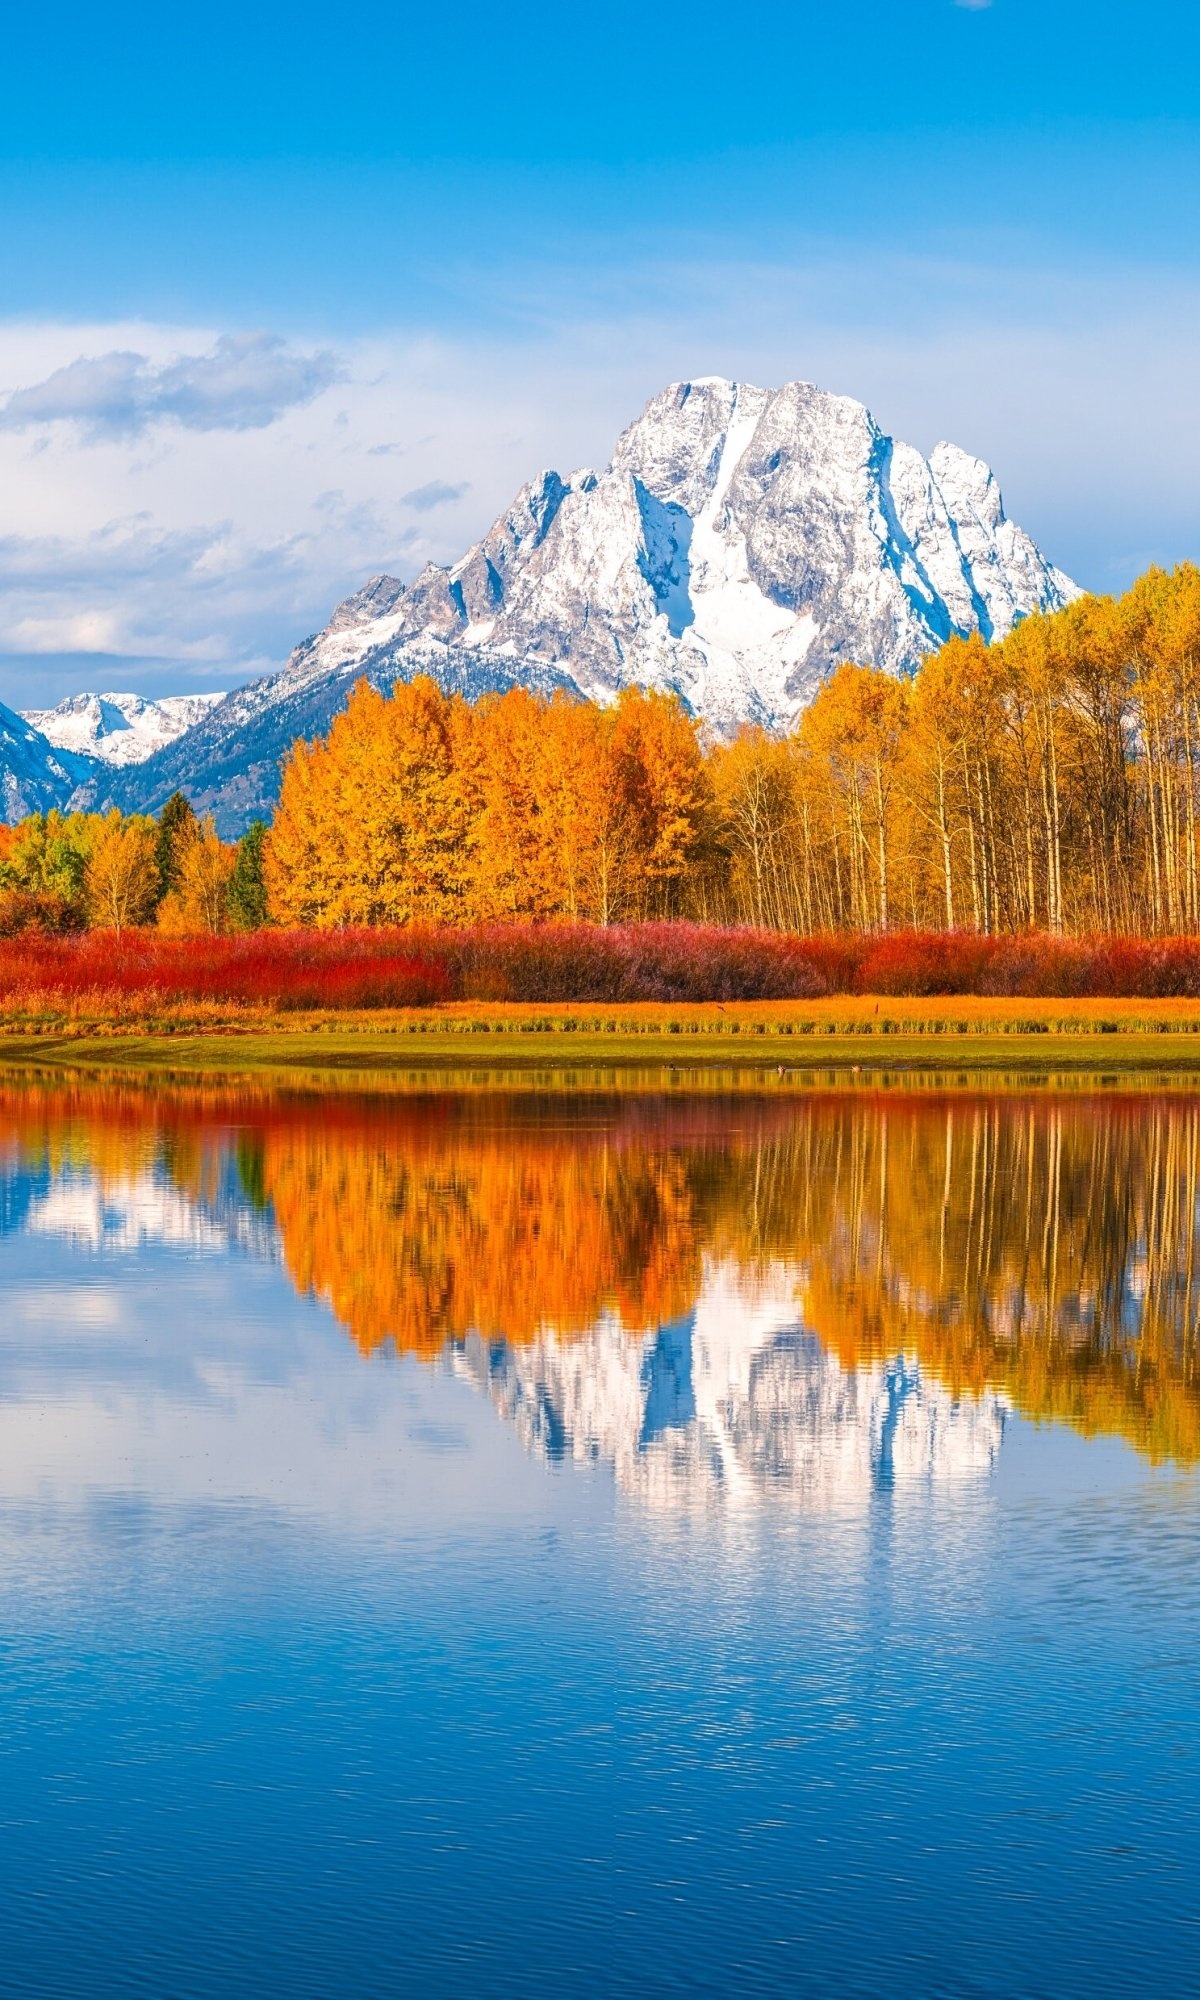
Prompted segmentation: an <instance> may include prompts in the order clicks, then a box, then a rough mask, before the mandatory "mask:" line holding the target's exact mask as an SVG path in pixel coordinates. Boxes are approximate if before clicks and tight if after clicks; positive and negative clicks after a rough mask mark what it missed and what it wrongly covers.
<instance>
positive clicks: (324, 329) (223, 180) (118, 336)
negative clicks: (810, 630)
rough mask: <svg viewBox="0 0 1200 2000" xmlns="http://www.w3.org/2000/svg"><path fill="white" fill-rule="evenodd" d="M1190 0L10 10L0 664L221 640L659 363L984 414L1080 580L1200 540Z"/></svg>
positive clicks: (569, 445) (395, 545) (76, 669)
mask: <svg viewBox="0 0 1200 2000" xmlns="http://www.w3.org/2000/svg"><path fill="white" fill-rule="evenodd" d="M1198 57H1200V28H1198V26H1197V18H1196V14H1195V11H1194V10H1193V9H1192V8H1190V7H1185V6H1184V5H1182V4H1177V5H1162V4H1153V0H1151V4H1148V5H1145V6H1142V7H1140V8H1138V9H1136V10H1135V9H1131V8H1130V7H1129V6H1128V5H1123V6H1117V5H1115V4H1108V5H1104V4H1099V5H1097V4H1092V5H1085V4H1082V0H1041V4H1040V5H1039V4H1035V0H992V4H991V5H973V6H967V5H962V4H955V0H907V4H904V5H900V4H896V0H893V4H892V5H890V6H885V5H881V4H876V0H860V4H857V5H852V4H842V5H840V6H832V5H825V6H815V5H810V4H806V0H794V4H793V5H791V6H788V7H783V6H757V7H750V8H747V9H743V10H734V9H728V8H726V9H717V8H715V7H712V6H708V5H705V4H694V5H693V6H692V7H691V8H690V9H688V10H686V11H685V10H681V9H678V8H661V9H658V10H652V9H649V8H646V7H634V6H631V5H627V4H625V0H620V4H616V5H608V6H606V7H605V8H603V9H602V10H593V11H591V12H584V11H583V10H581V9H578V8H576V9H573V10H558V11H556V12H555V13H554V14H553V15H551V14H550V13H549V10H533V9H526V10H512V11H510V12H507V13H506V12H502V11H501V10H497V9H496V8H495V7H489V8H486V9H485V8H482V7H479V6H476V5H474V4H467V5H465V6H463V5H460V6H457V7H456V8H454V9H453V10H452V11H447V12H445V13H439V12H438V11H437V10H431V9H426V10H422V11H421V12H420V13H417V12H416V11H409V10H406V9H404V8H402V7H401V8H397V7H394V6H393V7H388V8H385V7H380V6H375V5H365V6H364V5H360V6H358V7H355V8H353V9H348V10H344V11H343V13H341V14H340V15H339V14H337V13H336V12H334V11H333V10H330V9H329V8H328V7H324V8H321V9H317V8H312V7H307V6H305V5H303V4H301V5H291V6H288V7H287V8H284V7H282V6H269V7H268V6H262V5H257V6H256V5H253V4H251V5H247V4H244V0H243V4H241V5H238V6H236V7H234V6H231V5H227V4H224V0H218V4H210V5H206V6H205V8H204V9H203V10H201V11H198V12H192V13H188V12H185V11H184V10H179V9H173V10H166V9H160V8H154V9H151V8H149V7H147V6H144V5H143V6H132V5H128V4H125V5H111V4H110V5H107V6H106V7H105V8H103V9H97V8H95V7H93V6H87V7H84V6H74V5H66V6H63V7H60V8H59V9H57V10H56V11H55V13H54V14H53V16H52V17H51V16H47V15H45V14H41V15H40V16H39V15H38V14H36V13H35V11H34V10H33V9H31V8H26V9H24V10H22V13H21V16H20V17H19V18H16V17H14V18H12V19H10V20H9V21H8V22H7V23H6V48H5V66H6V71H7V73H8V75H9V77H10V78H16V79H18V87H17V88H16V90H15V91H13V92H12V93H11V96H10V100H9V102H8V103H7V104H6V115H5V119H4V121H3V122H2V125H0V279H2V289H0V698H2V699H5V700H7V701H9V702H15V701H21V702H24V703H32V702H35V701H39V700H48V699H51V698H57V696H58V695H59V694H61V693H64V692H67V691H69V690H70V689H72V688H77V687H82V686H94V685H96V684H97V683H98V682H103V683H105V684H107V685H114V684H116V685H132V686H138V687H141V688H143V689H144V690H145V691H147V692H166V691H168V690H169V689H170V688H171V687H189V686H197V687H198V686H201V685H212V686H222V685H230V684H232V683H233V682H235V681H237V680H238V679H241V678H245V677H246V675H247V674H248V673H250V672H252V671H260V670H264V669H266V668H267V667H269V666H271V665H273V664H275V663H276V662H277V661H278V660H279V658H281V657H282V656H283V655H284V654H285V653H286V652H287V650H288V648H289V647H290V645H291V644H292V643H293V642H294V641H295V640H296V639H297V638H300V637H302V636H303V635H304V634H305V633H306V632H307V631H309V630H311V629H313V627H314V626H315V625H316V624H318V623H320V622H322V621H323V619H324V617H325V615H326V613H327V611H328V609H329V607H330V605H331V604H332V602H333V601H334V600H335V599H336V598H337V597H338V596H340V595H342V594H344V593H345V591H347V590H349V589H351V588H353V587H355V586H356V585H357V584H358V583H359V582H361V581H362V579H363V578H364V577H365V576H366V575H367V574H368V573H370V572H371V571H372V570H374V569H378V568H382V567H386V568H390V569H393V570H396V571H398V572H399V573H400V574H402V575H407V574H411V573H412V572H413V571H414V570H415V569H416V568H418V567H419V566H420V564H421V563H422V562H423V561H425V560H427V559H429V558H430V557H432V558H434V559H437V560H447V559H451V558H452V557H453V556H454V555H456V554H457V553H458V552H459V551H460V550H461V548H462V547H463V546H464V545H465V544H466V542H467V541H469V540H470V539H471V538H472V537H473V536H474V535H475V534H476V533H478V532H479V531H480V529H481V528H482V527H484V526H485V525H486V523H487V521H488V519H489V518H490V517H491V515H492V514H493V513H494V512H495V511H496V510H497V508H498V507H499V506H501V505H502V504H503V503H504V502H505V500H506V499H507V498H508V497H509V496H510V494H511V492H512V491H513V490H514V489H515V488H516V486H517V485H518V484H520V483H521V481H522V480H523V479H525V478H526V477H527V476H529V475H530V474H531V473H532V472H533V471H535V470H536V469H537V468H538V467H540V466H541V465H543V464H546V463H553V464H557V465H558V466H559V467H560V468H561V469H564V470H566V469H569V468H570V467H571V466H572V465H575V464H578V463H581V462H594V461H596V460H599V461H601V462H602V461H603V460H604V459H605V458H606V457H607V455H608V453H609V450H610V449H611V445H612V442H613V439H614V437H615V435H616V433H617V431H618V430H619V429H620V428H621V427H622V426H623V424H624V423H625V422H627V421H628V420H629V419H630V418H631V417H632V416H633V415H634V414H635V413H636V411H637V409H638V408H639V407H640V406H641V404H642V402H644V400H645V399H646V397H647V396H649V395H650V394H651V393H653V392H654V391H655V390H656V389H658V388H659V387H661V386H662V385H663V383H665V382H666V381H668V380H670V379H673V378H677V377H679V376H683V375H689V374H701V373H716V372H722V373H731V374H739V375H743V376H746V377H748V378H750V379H757V380H760V381H779V380H783V379H786V378H787V377H793V376H803V377H807V378H809V379H813V380H816V381H818V382H820V383H821V384H822V385H823V386H825V387H829V388H832V389H837V390H841V391H844V392H846V393H849V394H852V395H856V396H859V397H861V398H862V399H863V400H865V401H867V402H868V403H870V405H871V407H872V409H873V410H874V412H875V415H876V416H877V418H878V420H879V421H880V423H881V424H882V425H883V426H884V427H885V428H886V429H888V430H891V431H893V432H894V433H895V434H897V435H900V436H905V437H908V438H909V439H911V441H912V442H913V443H915V444H918V445H920V446H922V447H923V448H925V449H928V448H929V447H930V446H931V445H932V444H933V443H934V442H935V441H936V440H937V439H938V438H939V437H942V436H949V437H952V438H954V439H955V440H956V441H957V442H959V443H961V444H963V445H965V446H967V447H969V448H971V449H973V450H976V451H978V452H980V453H981V454H982V455H984V456H986V457H988V458H989V459H990V460H991V461H992V462H993V464H994V465H995V467H996V470H997V472H998V474H999V476H1000V479H1001V483H1002V485H1003V487H1004V490H1005V494H1006V498H1007V501H1008V504H1009V508H1010V511H1011V512H1012V514H1013V515H1014V517H1015V518H1016V519H1018V520H1020V521H1021V522H1022V523H1023V525H1025V526H1026V527H1028V528H1029V529H1030V530H1031V532H1033V533H1034V534H1035V535H1036V536H1037V537H1038V538H1039V540H1040V541H1041V542H1042V543H1043V545H1044V546H1045V548H1046V550H1047V552H1048V553H1049V554H1050V555H1051V556H1052V558H1053V559H1054V560H1055V561H1057V562H1059V563H1061V564H1062V565H1063V566H1064V567H1066V568H1067V569H1068V570H1070V571H1071V572H1072V573H1073V574H1075V575H1076V576H1077V577H1078V578H1079V580H1080V581H1081V582H1083V583H1085V584H1088V585H1091V586H1093V587H1095V588H1101V589H1107V588H1116V587H1119V586H1121V585H1122V584H1123V583H1125V582H1126V581H1127V580H1128V579H1129V578H1130V577H1131V576H1132V575H1133V574H1135V573H1136V571H1137V569H1138V568H1139V567H1141V566H1143V565H1144V564H1145V563H1146V562H1147V561H1150V560H1159V561H1164V562H1172V561H1176V560H1179V559H1180V558H1181V557H1184V556H1187V555H1196V554H1197V553H1200V499H1198V498H1197V497H1196V491H1195V487H1196V481H1195V473H1194V467H1195V463H1196V459H1197V446H1198V445H1200V386H1198V385H1197V379H1196V377H1197V371H1196V367H1195V335H1194V328H1195V326H1196V324H1197V308H1198V306H1200V271H1198V268H1197V265H1198V256H1197V253H1198V248H1200V246H1198V241H1197V238H1198V234H1200V219H1198V208H1197V202H1196V190H1197V187H1198V186H1200V174H1198V171H1197V170H1198V168H1200V117H1198V104H1197V96H1198V92H1197V83H1196V78H1197V74H1198V72H1200V63H1198V61H1197V58H1198Z"/></svg>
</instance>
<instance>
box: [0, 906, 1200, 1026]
mask: <svg viewBox="0 0 1200 2000" xmlns="http://www.w3.org/2000/svg"><path fill="white" fill-rule="evenodd" d="M52 914H53V913H50V912H47V913H46V918H47V919H48V918H49V917H50V916H51V915H52ZM2 918H3V906H2V905H0V919H2ZM33 992H40V993H43V994H51V995H57V996H59V997H60V998H61V999H62V1000H64V1001H66V1000H69V999H71V998H74V997H79V996H83V995H92V996H103V995H106V994H107V995H112V996H125V997H134V996H139V995H140V996H145V997H146V998H147V999H149V1000H153V1001H157V1002H160V1003H162V1004H170V1003H171V1002H187V1001H198V1002H199V1001H215V1002H228V1003H231V1004H234V1005H238V1004H242V1005H259V1006H266V1007H274V1008H302V1009H306V1010H313V1011H318V1010H325V1009H328V1010H331V1011H339V1010H348V1009H354V1008H368V1007H403V1006H428V1005H431V1004H433V1003H435V1002H437V1001H440V1000H449V999H466V1000H482V1001H489V1000H496V1001H503V1000H518V1001H521V1000H523V1001H532V1002H535V1003H543V1004H549V1005H560V1004H572V1003H583V1004H588V1003H592V1004H596V1003H599V1004H604V1003H607V1002H614V1003H616V1002H621V1001H637V1000H649V1001H664V1002H668V1003H670V1002H681V1001H702V1002H703V1001H713V1002H717V1001H736V1000H807V999H818V998H821V997H823V996H825V995H828V994H837V993H843V994H864V995H865V994H871V993H878V994H886V995H888V996H889V997H896V998H899V997H903V996H905V995H911V996H914V997H915V996H923V995H937V994H946V995H958V994H978V995H982V996H987V997H994V998H1031V999H1063V998H1070V997H1072V996H1075V995H1093V996H1095V997H1097V998H1111V999H1124V998H1149V999H1169V998H1190V997H1200V939H1195V938H1162V939H1141V938H1080V939H1068V938H1056V937H1049V936H1045V935H1035V934H1029V935H1023V936H1019V937H1001V938H982V937H978V936H976V935H975V934H974V933H973V932H967V931H948V932H928V931H895V932H889V933H887V934H885V935H883V936H879V935H862V934H858V935H854V934H838V935H823V936H814V937H788V936H783V935H780V934H779V933H777V932H773V931H754V930H735V929H729V930H722V929H719V928H717V927H716V926H709V925H704V924H682V923H680V924H666V923H664V924H625V925H614V926H613V927H612V928H610V929H606V930H605V929H601V928H599V927H598V926H597V925H594V924H523V925H504V924H490V925H488V924H484V925H477V926H475V927H473V928H470V929H463V930H451V929H443V930H432V929H425V930H417V929H414V930H410V931H398V930H376V931H367V930H362V931H258V932H251V933H248V934H243V935H238V936H234V937H221V938H169V937H164V936H160V935H159V933H158V932H156V931H128V932H125V933H124V934H123V935H121V936H117V935H116V934H115V933H113V932H111V931H92V932H89V933H87V934H86V935H84V936H55V935H52V934H51V923H50V921H48V920H46V921H41V922H39V921H37V920H36V919H35V921H34V922H33V925H32V927H31V928H26V929H24V930H23V931H22V934H21V935H20V936H19V937H10V938H7V939H6V938H5V937H4V935H3V929H2V923H0V1003H2V1002H3V1000H4V999H5V998H7V999H8V1000H9V1001H10V1002H11V1001H14V1000H16V999H17V998H18V997H19V996H20V995H21V994H22V993H33Z"/></svg>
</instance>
